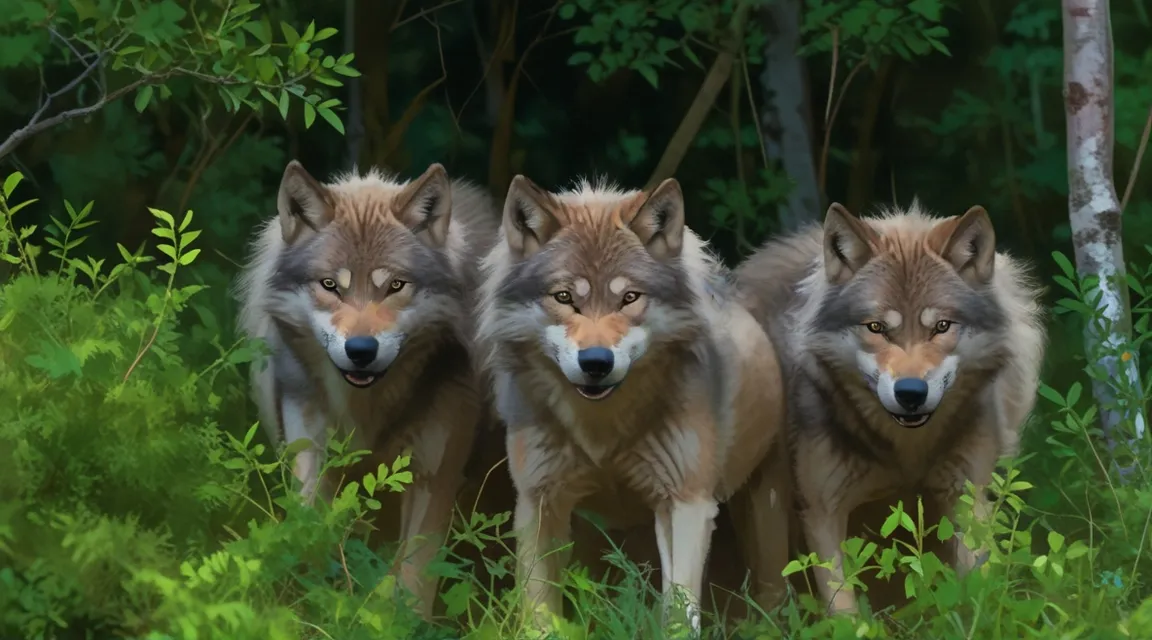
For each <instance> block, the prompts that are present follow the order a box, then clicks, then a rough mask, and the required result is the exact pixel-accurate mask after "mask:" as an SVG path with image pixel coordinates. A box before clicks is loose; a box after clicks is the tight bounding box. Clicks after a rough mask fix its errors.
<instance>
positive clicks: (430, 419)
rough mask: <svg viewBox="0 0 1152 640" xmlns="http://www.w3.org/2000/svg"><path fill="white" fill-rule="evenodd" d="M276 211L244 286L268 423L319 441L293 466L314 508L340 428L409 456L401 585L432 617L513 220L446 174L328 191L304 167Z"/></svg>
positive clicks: (359, 182)
mask: <svg viewBox="0 0 1152 640" xmlns="http://www.w3.org/2000/svg"><path fill="white" fill-rule="evenodd" d="M277 204H278V209H279V214H278V216H277V217H275V218H272V219H270V220H268V222H267V223H266V224H265V225H264V226H263V227H262V228H261V229H259V231H258V234H257V237H256V240H255V243H254V246H253V253H252V258H251V261H250V263H249V265H248V266H247V268H246V269H245V271H244V273H243V274H242V276H241V278H240V280H239V283H238V286H237V293H238V297H239V299H240V302H241V305H242V308H241V314H240V326H241V328H242V330H243V331H244V332H245V333H246V334H247V335H248V336H250V337H253V338H260V339H263V340H265V341H266V342H267V343H268V344H269V346H270V347H271V351H272V353H271V358H270V359H269V361H268V362H267V364H266V365H265V366H254V367H253V369H252V389H253V394H254V396H255V399H256V402H257V405H258V407H259V413H260V417H261V421H262V422H263V423H264V426H265V428H266V429H267V430H268V432H269V435H270V436H271V438H272V439H273V441H274V442H276V441H283V440H286V441H287V442H294V441H298V440H301V439H303V440H305V441H307V442H308V443H309V445H308V446H307V448H305V449H303V450H302V451H300V452H299V453H297V454H296V456H295V460H294V468H293V471H294V473H295V475H296V477H297V478H299V480H300V482H301V483H302V485H303V486H302V491H303V492H304V494H305V495H306V496H307V497H308V499H311V498H312V497H313V496H314V495H315V493H316V491H317V489H318V488H319V486H320V483H321V468H322V463H323V456H324V450H325V444H326V440H327V436H326V430H327V428H329V427H338V428H342V429H349V430H353V436H354V440H355V442H356V444H357V445H358V446H359V447H361V448H368V449H370V450H372V451H373V452H374V453H375V454H376V457H377V459H382V460H383V461H386V462H390V461H391V460H392V459H394V458H395V456H396V455H398V454H400V453H401V452H403V451H404V450H410V451H411V471H412V472H413V477H414V480H413V484H412V485H411V486H410V487H409V488H407V489H406V491H405V492H404V493H403V497H402V506H401V523H400V527H399V529H400V534H401V539H402V540H404V541H408V542H411V543H412V549H414V550H411V549H410V550H408V551H406V553H407V554H408V556H407V560H406V561H405V562H403V566H402V575H403V579H404V581H405V583H406V585H407V586H408V587H409V588H410V589H412V590H413V591H414V592H415V593H416V594H417V596H419V597H420V599H421V606H422V608H423V609H422V611H423V612H424V613H425V614H426V615H427V614H428V613H429V612H430V608H431V606H432V602H433V599H434V594H435V590H436V583H435V581H434V580H429V579H425V578H423V577H422V576H420V575H418V574H419V573H420V570H421V569H422V568H423V566H424V565H425V564H426V563H427V562H428V560H429V559H430V557H431V554H432V553H433V552H434V550H435V548H436V547H437V546H438V544H439V543H440V542H441V538H442V537H443V536H444V535H445V534H446V530H447V527H448V523H449V521H450V519H451V514H452V507H453V503H454V497H455V494H456V491H457V488H458V486H459V484H460V482H461V479H462V474H463V468H464V465H465V463H466V461H467V458H468V455H469V452H470V450H471V447H472V443H473V439H474V431H475V429H476V428H477V425H478V423H480V421H481V420H482V418H483V417H484V416H485V408H484V407H485V403H484V397H485V394H484V393H483V387H482V384H481V383H480V382H479V379H478V376H477V374H476V370H475V367H474V364H475V359H474V358H473V354H472V353H471V349H472V337H473V335H474V332H475V327H474V325H473V324H472V318H473V315H472V309H473V307H474V303H475V297H474V292H475V291H476V289H477V287H478V284H479V272H478V264H479V256H481V255H483V254H484V253H486V252H487V251H488V250H489V249H490V248H491V246H492V244H493V243H494V241H495V239H496V234H497V231H498V228H499V212H498V210H497V209H496V208H495V206H494V204H493V203H492V202H491V200H490V198H489V197H488V196H487V195H486V194H485V193H484V192H482V191H481V190H480V189H478V188H476V187H473V186H470V185H468V184H466V183H462V182H451V181H450V180H449V178H448V176H447V174H446V172H445V171H444V168H443V167H442V166H440V165H438V164H434V165H432V166H431V167H429V169H428V170H427V171H426V172H425V173H424V174H423V175H421V176H420V177H419V178H417V179H415V180H412V181H402V180H398V179H396V178H394V177H391V176H386V175H384V174H381V173H380V172H378V171H375V170H372V171H370V172H368V173H367V174H366V175H356V174H352V175H346V176H342V177H340V178H338V179H337V180H336V181H334V182H332V183H331V184H322V183H320V182H318V181H317V180H316V179H314V178H313V177H312V176H311V175H309V174H308V172H307V171H305V169H304V168H303V167H302V166H301V165H300V164H299V163H298V162H295V161H293V162H292V163H290V164H289V165H288V167H287V169H286V170H285V172H284V177H283V180H282V183H281V186H280V193H279V197H278V203H277ZM417 537H421V538H424V539H427V540H428V544H418V543H417Z"/></svg>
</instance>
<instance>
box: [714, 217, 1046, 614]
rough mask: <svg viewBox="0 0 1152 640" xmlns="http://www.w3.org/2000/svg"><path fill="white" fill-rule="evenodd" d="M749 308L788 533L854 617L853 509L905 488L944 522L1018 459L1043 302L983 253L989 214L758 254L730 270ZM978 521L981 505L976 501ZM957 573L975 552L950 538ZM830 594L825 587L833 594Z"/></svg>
mask: <svg viewBox="0 0 1152 640" xmlns="http://www.w3.org/2000/svg"><path fill="white" fill-rule="evenodd" d="M737 280H738V287H739V289H740V291H741V295H742V297H743V300H744V301H745V304H746V305H747V306H748V308H749V309H751V310H752V312H753V314H754V315H755V316H756V318H757V319H758V320H759V321H760V322H761V323H762V324H763V326H765V327H766V329H767V330H768V331H769V333H770V335H771V336H772V338H773V342H774V343H775V344H776V345H777V347H778V349H779V353H780V359H781V362H782V367H783V370H784V378H785V380H786V381H787V382H788V414H789V415H788V417H789V429H788V442H789V445H790V447H789V448H790V452H791V455H792V458H793V465H794V474H795V478H794V481H795V485H794V487H795V491H796V492H797V497H798V503H799V507H800V524H801V525H802V529H803V532H804V535H805V538H806V542H807V545H808V547H809V548H810V550H811V551H814V552H816V553H817V554H818V555H819V556H820V557H821V558H834V559H835V567H836V568H835V569H834V570H832V571H824V570H818V571H817V574H816V575H817V577H818V581H817V584H818V587H819V590H820V593H821V595H822V596H823V597H824V598H825V599H826V601H827V602H828V603H829V606H830V608H831V609H833V610H835V611H843V610H854V609H855V607H856V600H855V596H854V594H853V593H852V591H851V590H850V589H848V588H837V584H839V583H842V580H843V574H842V572H841V569H840V553H841V552H840V543H841V542H843V540H844V539H845V537H847V534H848V531H847V527H848V518H849V515H850V514H851V513H852V512H853V510H855V509H856V508H857V507H860V506H861V505H862V504H864V503H867V502H871V501H876V500H887V499H891V498H892V497H893V496H894V495H895V494H896V493H898V492H902V491H906V490H915V491H917V492H923V493H925V494H927V497H930V498H934V499H935V500H936V501H937V502H938V503H939V504H940V505H941V506H942V507H944V508H945V509H947V510H948V511H947V513H949V515H950V514H951V509H952V508H953V507H954V505H955V504H956V501H957V499H958V498H959V496H960V495H961V493H962V491H963V489H964V483H965V481H966V480H971V481H972V482H973V483H974V484H975V485H977V487H981V488H982V487H983V486H985V485H986V484H987V483H988V482H989V481H990V480H991V474H992V471H993V469H994V466H995V464H996V461H997V459H998V458H999V457H1000V456H1003V455H1008V454H1012V453H1014V452H1015V451H1016V448H1017V445H1018V442H1019V435H1020V431H1021V429H1022V427H1023V425H1024V423H1025V420H1026V418H1027V417H1028V414H1029V412H1030V411H1031V410H1032V407H1033V404H1034V402H1035V396H1036V389H1037V385H1038V377H1039V371H1040V366H1041V361H1042V359H1043V354H1044V345H1045V334H1044V329H1043V323H1042V312H1041V307H1040V304H1039V300H1038V298H1039V294H1040V291H1039V289H1038V288H1037V287H1036V286H1035V284H1034V283H1033V281H1032V280H1031V278H1030V277H1029V276H1028V275H1027V274H1026V272H1025V270H1024V266H1023V265H1022V264H1021V263H1020V262H1019V261H1017V260H1015V259H1013V258H1011V257H1009V256H1007V255H1005V254H1002V253H997V252H996V250H995V234H994V232H993V228H992V223H991V221H990V220H989V217H988V214H987V213H986V212H985V211H984V210H983V209H982V208H980V207H973V208H972V209H970V210H969V211H968V212H967V213H965V214H964V215H962V216H953V217H949V218H937V217H931V216H929V215H927V214H926V213H924V212H923V211H921V210H920V208H919V206H918V205H917V204H915V203H914V204H913V206H912V207H911V208H910V209H908V210H892V211H887V212H885V213H884V214H883V215H881V216H879V217H876V218H868V219H860V218H857V217H855V216H853V215H852V214H851V213H849V212H848V211H847V210H846V209H844V208H843V207H842V206H840V205H838V204H833V205H832V207H831V208H830V209H829V211H828V214H827V218H826V220H825V222H824V225H823V227H822V228H821V227H819V226H816V227H813V228H810V229H807V230H804V231H801V232H799V233H796V234H794V235H791V236H788V237H784V238H780V239H776V240H772V241H770V242H768V243H766V244H765V245H764V246H763V247H762V248H761V249H760V250H759V251H758V252H757V253H756V254H755V255H753V256H752V257H750V258H749V259H748V260H747V261H746V262H745V263H744V264H743V265H741V266H740V268H739V269H738V270H737ZM975 514H976V516H977V517H986V515H987V504H986V502H985V500H984V494H983V492H982V491H980V492H978V495H977V504H976V509H975ZM950 546H951V547H952V550H953V551H954V554H955V555H954V561H955V563H956V567H957V569H958V570H959V571H961V572H964V571H967V570H969V569H970V568H971V567H972V566H973V565H974V563H975V562H976V557H975V553H974V552H973V551H972V550H970V549H968V548H967V547H966V546H965V545H964V544H963V543H962V542H961V533H959V532H958V533H957V535H956V537H955V539H954V540H952V541H951V545H950ZM830 581H831V584H830Z"/></svg>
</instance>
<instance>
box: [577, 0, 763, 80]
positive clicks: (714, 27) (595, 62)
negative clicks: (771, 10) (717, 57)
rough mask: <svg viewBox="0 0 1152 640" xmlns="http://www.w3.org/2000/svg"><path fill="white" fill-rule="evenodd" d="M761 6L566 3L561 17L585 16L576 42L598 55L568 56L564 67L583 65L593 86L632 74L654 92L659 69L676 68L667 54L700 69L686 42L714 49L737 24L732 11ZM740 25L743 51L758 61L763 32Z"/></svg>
mask: <svg viewBox="0 0 1152 640" xmlns="http://www.w3.org/2000/svg"><path fill="white" fill-rule="evenodd" d="M762 3H763V0H725V1H724V2H708V1H705V0H658V1H657V2H642V1H640V0H566V1H565V3H564V4H562V5H560V9H559V15H560V17H561V18H563V19H565V20H575V19H576V18H577V17H578V16H579V14H581V13H586V14H588V19H589V22H588V23H587V24H582V25H581V26H579V27H577V29H576V35H575V39H574V41H575V43H576V44H577V45H593V46H598V47H599V51H589V50H579V51H577V52H576V53H573V54H572V55H571V56H570V57H569V58H568V64H570V65H574V66H581V65H582V66H585V67H586V68H587V72H588V77H590V78H591V79H592V80H594V81H596V82H599V81H601V80H604V79H605V78H607V77H608V76H610V75H612V74H613V73H615V72H617V71H619V70H620V69H632V70H634V71H636V72H637V73H639V74H640V75H642V76H643V77H644V79H645V80H647V81H648V83H649V84H651V85H652V87H653V88H657V87H659V84H660V79H659V72H660V70H662V69H665V68H667V67H673V68H679V67H680V65H679V63H677V62H676V61H675V60H674V59H673V58H672V56H671V55H670V54H671V53H673V52H676V51H679V52H680V53H681V54H683V56H684V57H685V58H686V59H687V60H688V61H690V62H691V63H692V64H693V65H695V66H697V67H701V68H702V67H703V65H702V63H701V62H700V58H699V57H697V55H696V52H695V50H694V49H693V48H692V46H691V45H690V44H689V43H691V42H697V43H700V42H702V43H703V45H704V46H711V47H714V46H716V43H717V42H718V41H720V40H721V39H722V38H724V37H725V36H726V34H727V31H728V28H729V24H730V23H732V22H733V21H734V20H736V19H737V12H741V15H747V13H746V12H747V11H748V9H749V8H750V7H751V6H755V5H759V4H762ZM745 20H746V18H744V19H741V20H740V22H741V27H742V29H743V37H744V42H743V46H744V47H745V50H746V51H747V53H748V55H749V58H750V59H751V60H752V61H759V60H760V56H761V51H762V50H763V45H764V35H763V32H762V30H761V29H760V28H759V26H758V25H756V24H755V23H754V22H747V23H745V22H744V21H745ZM664 33H667V34H668V35H663V34H664Z"/></svg>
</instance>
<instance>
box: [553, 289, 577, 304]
mask: <svg viewBox="0 0 1152 640" xmlns="http://www.w3.org/2000/svg"><path fill="white" fill-rule="evenodd" d="M552 297H553V298H554V299H555V300H556V302H559V303H560V304H572V294H571V293H568V292H567V291H557V292H556V293H553V294H552Z"/></svg>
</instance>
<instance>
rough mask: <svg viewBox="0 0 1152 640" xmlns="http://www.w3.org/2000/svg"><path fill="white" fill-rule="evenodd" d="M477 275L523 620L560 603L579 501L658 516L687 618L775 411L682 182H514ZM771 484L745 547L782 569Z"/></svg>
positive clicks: (665, 563) (745, 327) (622, 515)
mask: <svg viewBox="0 0 1152 640" xmlns="http://www.w3.org/2000/svg"><path fill="white" fill-rule="evenodd" d="M483 270H484V284H483V287H482V290H481V299H480V304H479V308H478V321H477V322H478V343H479V345H480V347H481V350H482V352H483V354H484V357H485V360H484V363H485V364H484V366H485V369H486V370H487V371H488V372H489V375H490V376H491V378H492V385H493V392H494V402H495V405H496V410H497V413H498V415H499V416H500V418H501V419H502V420H503V422H504V423H505V424H506V425H507V432H506V433H507V437H506V443H507V452H508V464H509V470H510V473H511V476H512V480H513V484H514V486H515V489H516V496H517V497H516V509H515V513H514V527H515V529H516V531H517V534H518V538H517V556H518V573H519V575H518V584H519V585H520V586H521V587H523V591H522V594H523V596H524V604H525V605H526V607H527V608H528V609H529V610H530V612H532V613H534V614H535V615H536V616H537V617H536V620H537V622H546V621H547V620H548V616H549V615H550V614H557V615H561V614H562V611H561V609H560V606H561V598H560V592H559V590H558V589H557V587H556V586H555V584H556V583H558V582H559V581H560V579H561V572H562V570H563V569H564V567H565V565H566V563H567V560H566V556H567V555H568V554H567V553H557V552H555V551H553V550H554V549H557V548H558V547H560V546H562V545H565V544H567V543H568V542H569V541H570V540H571V538H570V534H571V529H570V526H571V515H572V512H573V509H574V508H575V507H576V506H577V504H578V503H583V504H585V505H587V504H589V503H591V504H593V505H594V506H593V509H594V510H596V511H599V512H600V513H603V514H604V517H605V518H606V519H607V520H608V521H609V522H611V523H614V524H612V525H610V526H615V525H616V524H619V526H621V527H624V526H628V525H627V524H625V522H626V521H627V519H628V518H629V517H632V518H635V517H639V516H641V514H646V515H648V516H649V517H651V516H652V514H654V519H655V533H656V539H657V547H658V550H659V556H660V565H661V571H660V574H661V578H662V586H663V591H664V593H665V594H666V595H670V594H671V593H672V591H673V586H674V585H677V586H679V587H681V588H683V589H686V590H687V592H688V594H687V595H688V597H689V599H690V600H689V620H690V621H691V624H693V626H695V627H696V628H697V629H698V628H699V626H698V625H699V619H698V618H699V616H698V605H696V604H695V603H698V602H699V601H700V596H701V591H702V589H703V585H702V576H703V572H704V566H705V562H706V559H707V555H708V551H709V544H710V536H711V533H712V530H713V526H714V517H715V515H716V512H717V508H718V507H717V505H718V503H720V502H723V501H724V500H726V499H727V498H728V497H729V496H731V495H732V494H733V493H734V492H736V491H737V490H738V489H740V488H741V487H742V485H743V484H744V483H745V480H746V479H747V478H748V477H749V476H750V475H751V474H752V472H753V471H754V470H756V469H757V468H758V466H759V465H761V464H762V462H763V461H764V460H765V459H766V458H769V457H770V455H771V453H770V452H771V450H772V447H773V445H774V443H775V442H776V440H777V437H776V436H777V434H778V433H780V431H781V428H782V424H783V420H784V413H783V397H782V383H781V380H780V371H779V367H778V365H777V362H776V356H775V351H774V349H773V346H772V343H771V342H770V341H769V339H768V337H767V335H766V334H765V333H764V332H763V330H762V329H761V328H760V326H759V325H758V324H757V323H756V321H755V319H754V318H752V316H751V315H750V314H749V313H748V312H747V311H746V310H745V309H744V308H743V307H741V306H740V305H739V304H737V303H736V302H735V298H734V296H733V292H732V291H731V286H730V282H729V274H728V272H727V271H726V270H725V269H724V268H723V267H722V266H721V265H720V264H719V263H718V262H717V261H716V260H715V259H714V258H713V257H712V256H711V255H710V254H709V252H708V251H707V248H706V245H705V243H704V242H703V241H702V240H701V239H700V238H699V237H698V236H697V235H696V234H695V233H693V232H692V231H691V230H690V229H688V228H687V227H686V226H685V223H684V200H683V195H682V193H681V190H680V185H679V183H678V182H676V180H674V179H669V180H666V181H664V182H663V183H662V184H660V185H659V186H658V187H657V188H655V189H654V190H652V191H651V192H647V193H646V192H642V191H623V190H620V189H617V188H615V187H612V186H610V185H605V184H596V185H594V184H590V183H589V182H586V181H585V182H582V183H580V184H579V185H577V186H576V188H574V189H572V190H567V191H563V192H560V193H550V192H548V191H545V190H544V189H542V188H540V187H538V186H537V185H535V184H533V183H532V182H531V181H530V180H529V179H528V178H526V177H524V176H516V177H515V178H514V179H513V181H512V184H511V186H510V187H509V190H508V194H507V197H506V200H505V205H504V216H503V231H502V238H501V241H500V242H498V243H497V244H496V245H495V247H494V248H493V249H492V251H491V252H490V253H489V254H488V256H487V257H486V258H485V259H484V263H483ZM775 472H776V476H784V477H786V470H785V468H784V467H783V466H782V465H781V466H779V467H778V468H776V469H775ZM782 472H783V473H782ZM766 475H769V476H770V475H771V474H766ZM771 480H772V478H771V477H770V478H769V481H765V482H762V483H758V484H757V487H758V492H757V500H754V501H752V502H753V503H754V504H755V505H756V509H757V512H756V513H755V514H752V517H750V522H751V525H750V526H749V527H745V532H746V533H748V534H749V535H747V536H746V537H745V544H746V545H751V546H757V545H758V546H759V547H761V549H759V550H758V553H757V554H755V556H756V557H757V558H758V562H762V563H764V566H765V567H768V568H767V569H765V570H764V571H760V572H758V575H772V573H773V569H774V571H775V576H776V577H779V575H780V569H782V568H783V566H784V563H785V562H786V561H787V544H786V535H785V534H782V533H778V532H777V531H776V530H775V529H774V527H775V526H776V525H777V523H786V517H785V514H784V513H783V512H782V511H781V510H782V509H783V508H784V504H783V501H782V499H781V495H782V494H781V493H779V492H776V489H778V488H779V489H780V491H783V489H784V487H778V486H777V484H775V483H774V482H773V481H771ZM778 542H779V543H780V544H779V545H777V543H778ZM549 545H554V546H549ZM774 545H776V546H774ZM772 563H776V564H772ZM777 567H778V568H777ZM541 607H542V608H543V610H541Z"/></svg>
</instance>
